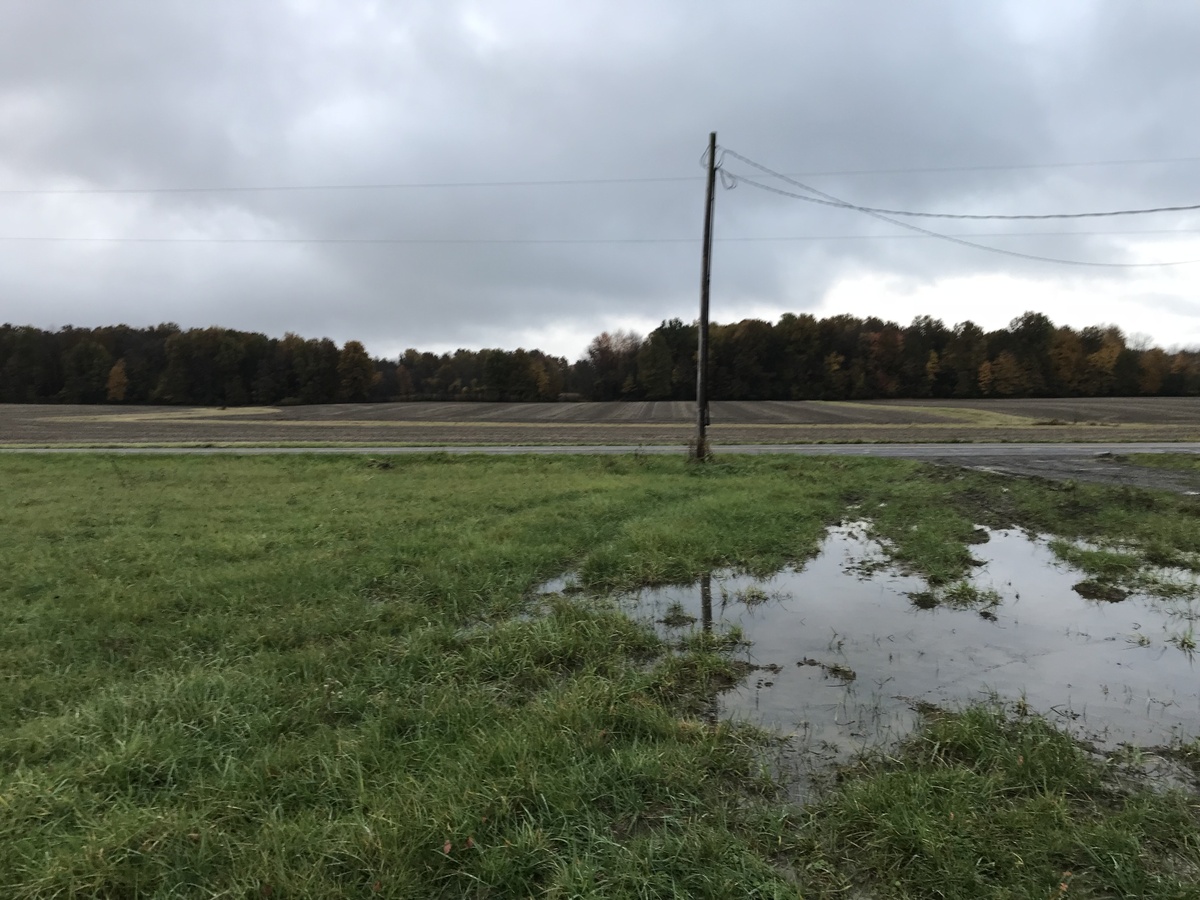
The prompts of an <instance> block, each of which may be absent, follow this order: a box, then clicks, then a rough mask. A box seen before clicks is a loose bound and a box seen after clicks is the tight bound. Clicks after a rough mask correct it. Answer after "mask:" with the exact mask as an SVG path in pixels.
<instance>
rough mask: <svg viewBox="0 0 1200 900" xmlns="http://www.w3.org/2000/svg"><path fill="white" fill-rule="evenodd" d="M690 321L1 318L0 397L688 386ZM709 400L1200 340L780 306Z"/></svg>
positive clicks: (670, 396) (1110, 357) (263, 400)
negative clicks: (490, 345) (370, 348)
mask: <svg viewBox="0 0 1200 900" xmlns="http://www.w3.org/2000/svg"><path fill="white" fill-rule="evenodd" d="M696 329H697V326H696V325H695V324H694V323H692V324H686V323H684V322H682V321H681V320H679V319H671V320H669V321H665V322H663V323H662V324H661V325H660V326H659V327H658V328H656V329H654V330H653V331H652V332H650V334H649V335H648V336H646V337H645V338H642V337H640V336H638V335H635V334H631V333H628V332H620V331H618V332H615V333H611V334H610V333H608V332H605V333H603V334H601V335H599V336H597V337H596V338H595V339H594V340H592V342H591V343H590V344H589V345H588V348H587V351H586V353H585V354H584V355H583V357H582V358H580V359H579V360H576V361H575V362H573V363H572V362H568V361H567V359H565V358H564V357H558V356H552V355H549V354H546V353H543V352H541V351H540V350H524V349H519V350H502V349H487V350H457V351H455V352H454V353H443V354H440V355H439V354H435V353H428V352H425V353H423V352H420V351H418V350H414V349H410V350H406V351H405V352H404V353H403V354H402V355H401V356H400V357H399V358H396V359H379V358H372V357H371V356H370V355H369V354H368V353H367V351H366V349H365V348H364V346H363V345H362V344H361V343H360V342H359V341H347V342H346V343H345V344H344V345H343V346H341V347H338V346H337V344H335V343H334V342H333V341H331V340H329V339H328V338H320V339H318V338H308V339H305V338H302V337H300V336H298V335H295V334H291V333H289V334H286V335H284V337H282V338H273V337H268V336H266V335H264V334H259V333H256V332H245V331H234V330H231V329H227V328H192V329H187V330H184V329H181V328H179V327H178V326H177V325H173V324H163V325H158V326H155V327H152V328H131V327H129V326H125V325H117V326H108V327H101V328H74V327H66V328H62V329H59V330H57V331H44V330H41V329H38V328H34V327H31V326H14V325H3V326H0V402H4V403H161V404H189V405H199V406H244V405H248V404H259V405H287V404H307V403H336V402H346V403H359V402H384V401H396V400H467V401H471V400H475V401H486V400H491V401H526V402H536V401H551V400H562V399H568V400H689V399H694V398H695V396H696V338H697V333H696ZM709 346H710V357H709V362H710V385H711V386H710V389H709V395H710V397H711V398H713V399H718V400H721V399H737V400H859V399H861V400H870V399H880V398H924V397H960V398H977V397H1038V396H1078V397H1082V396H1087V397H1091V396H1139V395H1143V396H1150V395H1196V394H1200V351H1197V350H1179V351H1175V352H1171V353H1168V352H1166V351H1164V350H1162V349H1161V348H1158V347H1150V346H1144V345H1142V344H1135V345H1133V346H1131V345H1130V342H1129V341H1128V340H1127V339H1126V337H1125V335H1124V334H1123V333H1122V332H1121V330H1120V329H1118V328H1116V327H1113V326H1094V327H1090V328H1084V329H1082V330H1079V331H1076V330H1074V329H1072V328H1069V327H1066V326H1056V325H1054V323H1053V322H1051V321H1050V320H1049V319H1048V318H1047V317H1046V316H1044V315H1042V314H1040V313H1033V312H1029V313H1026V314H1025V315H1023V316H1020V317H1019V318H1017V319H1014V320H1013V321H1012V322H1011V323H1010V324H1009V326H1008V327H1007V328H1003V329H999V330H996V331H984V330H983V329H982V328H980V327H979V326H977V325H975V324H973V323H972V322H963V323H961V324H959V325H956V326H954V327H952V328H951V327H947V326H946V325H945V324H944V323H942V322H940V321H938V320H936V319H932V318H929V317H927V316H921V317H918V318H917V319H915V320H913V322H912V323H911V324H910V325H908V326H900V325H898V324H896V323H894V322H885V321H882V320H880V319H876V318H866V319H860V318H857V317H855V316H849V315H841V316H831V317H828V318H824V319H818V318H815V317H814V316H811V315H808V314H801V315H793V314H790V313H789V314H786V315H784V316H783V317H782V318H780V320H779V321H778V322H775V323H771V322H764V321H761V320H758V319H746V320H744V321H741V322H737V323H735V324H729V325H713V326H711V329H710V338H709Z"/></svg>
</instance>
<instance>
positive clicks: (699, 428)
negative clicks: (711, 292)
mask: <svg viewBox="0 0 1200 900" xmlns="http://www.w3.org/2000/svg"><path fill="white" fill-rule="evenodd" d="M716 186H717V133H716V132H715V131H714V132H713V133H712V134H710V135H709V136H708V193H707V195H706V198H705V202H704V247H703V248H702V250H701V251H700V328H699V331H700V343H699V347H698V351H697V353H696V443H695V446H693V447H692V448H691V454H690V458H691V459H693V460H695V461H696V462H704V461H705V460H706V459H708V437H707V435H706V433H705V429H706V428H707V427H708V284H709V276H710V275H711V273H712V231H713V203H714V201H715V199H716Z"/></svg>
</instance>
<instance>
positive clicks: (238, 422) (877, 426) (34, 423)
mask: <svg viewBox="0 0 1200 900" xmlns="http://www.w3.org/2000/svg"><path fill="white" fill-rule="evenodd" d="M711 419H712V427H711V430H710V439H711V440H712V441H713V443H714V444H746V443H772V444H780V443H812V442H854V441H897V442H939V443H940V442H956V441H1021V442H1042V441H1087V442H1094V441H1174V440H1178V441H1182V440H1200V398H1196V397H1178V398H1177V397H1151V398H1140V399H1139V398H1105V399H1086V400H1061V399H1047V400H984V401H950V400H935V401H890V402H889V401H883V402H870V403H858V402H845V403H843V402H815V401H795V402H787V401H746V402H743V401H720V402H716V403H713V404H712V407H711ZM694 420H695V404H694V403H690V402H682V401H668V402H629V403H380V404H336V405H327V406H293V407H282V408H279V407H241V408H231V409H212V408H199V407H186V408H184V407H163V406H139V407H128V406H55V405H16V404H5V405H0V445H3V444H7V445H13V444H17V445H21V444H31V445H53V444H140V443H156V444H163V443H184V444H186V443H314V444H317V443H334V442H337V443H342V442H348V443H364V444H376V445H379V444H398V443H404V444H513V445H517V444H520V445H535V444H624V445H631V444H683V443H687V441H688V440H689V439H690V437H691V436H692V432H693V428H694Z"/></svg>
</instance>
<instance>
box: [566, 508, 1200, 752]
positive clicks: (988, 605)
mask: <svg viewBox="0 0 1200 900" xmlns="http://www.w3.org/2000/svg"><path fill="white" fill-rule="evenodd" d="M981 536H982V534H981ZM988 538H989V539H988V540H987V542H986V543H982V544H979V545H977V546H974V547H972V554H973V556H975V557H976V558H977V559H978V560H979V561H980V562H981V565H979V566H978V567H977V568H976V570H975V572H974V574H973V576H972V578H971V580H970V582H969V583H968V584H969V585H970V587H969V588H965V589H963V588H960V589H959V590H958V592H957V594H956V595H955V597H956V598H957V600H958V601H959V602H962V603H965V604H966V606H964V607H961V608H958V607H951V606H947V605H945V603H944V602H943V604H942V605H938V606H934V607H932V608H922V607H923V606H924V607H928V606H929V604H928V602H927V600H928V598H929V594H928V589H927V586H926V584H925V583H924V581H923V580H922V579H920V578H917V577H912V576H906V575H902V574H900V573H899V572H897V570H896V569H895V568H894V567H893V566H891V565H889V564H888V563H887V559H886V553H885V552H884V550H883V548H882V547H880V546H879V545H878V544H876V543H875V542H873V541H871V540H870V539H869V538H868V537H867V536H866V530H865V527H864V526H863V525H858V524H856V525H848V526H839V527H837V528H834V529H831V530H830V532H829V534H828V536H827V538H826V541H825V543H824V546H823V548H822V550H821V552H820V553H819V555H818V556H816V557H815V558H814V559H812V560H811V561H809V562H808V563H807V564H806V565H804V566H803V568H801V569H787V570H784V571H782V572H780V573H779V574H777V575H775V576H774V577H772V578H770V579H766V580H760V579H754V578H750V577H746V576H739V575H735V574H733V573H714V574H713V575H712V576H711V577H710V578H706V579H704V580H702V581H701V582H700V583H699V584H696V585H692V586H682V587H664V588H653V589H646V590H643V591H640V592H638V593H635V594H631V595H626V596H623V597H620V598H618V602H619V603H620V604H621V606H622V608H623V609H625V610H627V611H628V612H629V613H630V614H631V615H633V616H635V617H639V618H647V619H649V620H651V621H652V622H653V623H654V627H655V628H656V629H657V630H658V632H659V633H660V634H661V635H663V636H664V637H666V638H667V639H668V640H677V639H680V638H682V637H684V636H686V635H687V634H688V633H689V631H691V630H694V629H702V628H710V629H712V630H714V631H717V632H729V631H731V630H734V629H740V631H741V633H742V634H743V635H744V638H745V640H746V644H745V647H744V649H742V650H740V651H739V652H740V653H742V654H743V655H744V658H745V660H746V661H747V662H748V663H751V664H753V665H754V666H755V667H756V668H755V669H754V670H753V671H751V673H750V674H749V676H748V677H747V678H746V679H745V680H744V681H743V682H742V683H741V684H740V685H739V686H737V687H735V688H733V689H732V690H730V691H728V692H726V693H724V694H723V695H721V696H720V697H719V698H718V700H717V703H718V706H719V713H720V714H721V715H723V716H727V717H732V718H737V719H744V720H748V721H751V722H754V723H756V724H760V725H763V726H766V727H768V728H772V729H776V730H778V731H779V732H781V733H782V734H784V735H788V736H791V737H792V738H793V741H792V742H791V743H792V745H793V746H795V747H803V748H804V749H805V751H806V755H808V756H814V755H815V756H816V757H818V758H828V759H836V758H844V757H845V756H846V755H848V754H850V753H853V752H854V751H857V750H860V749H865V748H868V747H877V746H879V745H881V744H887V743H888V742H890V741H891V740H893V739H896V738H899V737H902V736H903V735H904V734H906V733H908V732H909V731H910V730H911V729H912V727H913V726H914V724H915V722H916V717H917V712H916V709H917V708H919V707H920V706H921V705H922V704H934V705H937V706H944V705H950V706H954V705H958V704H961V703H963V702H966V701H973V700H980V699H986V698H989V697H998V698H999V699H1001V700H1004V701H1009V702H1013V703H1017V704H1021V703H1023V704H1024V705H1025V706H1027V707H1028V709H1029V710H1031V711H1034V712H1039V713H1042V714H1044V715H1046V716H1047V717H1049V718H1051V719H1053V720H1057V721H1059V722H1060V723H1061V724H1062V725H1064V726H1065V727H1067V728H1068V729H1069V730H1071V731H1072V732H1073V733H1076V734H1078V735H1080V736H1084V737H1087V738H1089V739H1091V740H1093V741H1096V742H1098V743H1100V744H1101V745H1109V746H1116V745H1118V744H1121V743H1128V744H1132V745H1138V746H1152V745H1160V744H1167V743H1170V742H1171V741H1172V740H1173V739H1177V738H1184V739H1188V738H1191V737H1194V736H1195V735H1196V734H1197V733H1200V679H1198V678H1197V672H1196V669H1195V667H1194V664H1193V662H1194V661H1193V653H1192V652H1191V651H1190V650H1189V646H1188V645H1189V641H1190V636H1191V634H1192V629H1193V627H1196V628H1197V630H1200V627H1197V623H1196V620H1197V617H1198V616H1200V606H1198V605H1197V603H1196V601H1195V599H1189V598H1188V597H1182V598H1174V599H1170V600H1165V599H1159V598H1155V597H1150V596H1146V595H1138V594H1134V595H1132V596H1129V597H1128V598H1127V599H1125V600H1123V601H1121V602H1115V603H1114V602H1105V601H1104V600H1088V599H1084V597H1082V596H1080V595H1079V594H1078V593H1076V591H1075V590H1074V587H1075V586H1076V585H1078V584H1079V583H1080V582H1081V581H1084V580H1085V579H1086V576H1085V575H1083V574H1082V573H1081V572H1079V571H1077V570H1075V569H1072V568H1070V567H1068V566H1067V565H1064V564H1063V563H1061V562H1060V561H1058V560H1057V559H1056V558H1055V556H1054V555H1053V553H1052V552H1051V551H1050V549H1049V548H1048V546H1047V543H1046V541H1045V540H1042V539H1036V538H1031V537H1029V536H1027V535H1026V534H1024V533H1023V532H1020V531H993V532H990V533H988ZM1183 577H1185V578H1186V579H1190V583H1188V582H1186V581H1185V583H1184V585H1182V586H1183V587H1185V588H1187V589H1190V590H1191V593H1192V595H1193V598H1194V595H1195V586H1196V585H1195V579H1194V577H1193V576H1190V575H1189V576H1183ZM558 586H561V584H560V585H556V587H558ZM971 588H973V590H972V589H971ZM1085 592H1086V591H1085ZM951 599H952V600H953V598H951ZM943 600H945V598H943Z"/></svg>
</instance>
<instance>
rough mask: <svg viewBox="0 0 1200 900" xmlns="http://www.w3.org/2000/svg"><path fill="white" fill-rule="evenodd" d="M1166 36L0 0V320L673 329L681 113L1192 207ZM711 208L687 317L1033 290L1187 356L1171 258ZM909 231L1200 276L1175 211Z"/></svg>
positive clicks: (964, 1)
mask: <svg viewBox="0 0 1200 900" xmlns="http://www.w3.org/2000/svg"><path fill="white" fill-rule="evenodd" d="M1197 48H1200V4H1196V3H1192V2H1184V0H1139V2H1130V0H1054V2H1047V0H1009V2H1005V0H987V2H976V0H906V2H903V3H898V2H895V0H786V2H784V0H781V2H747V0H743V2H737V3H734V2H728V3H718V2H700V0H638V2H622V0H573V2H570V3H564V2H550V0H540V2H537V0H488V2H475V3H470V2H453V0H429V2H424V0H407V2H406V0H393V2H365V0H311V2H310V0H251V2H246V0H203V2H197V0H153V2H151V0H103V2H88V3H83V2H78V0H6V2H4V3H3V4H2V5H0V191H2V193H0V322H3V321H8V322H12V323H15V324H32V325H36V326H39V327H42V328H57V327H60V326H63V325H68V324H71V325H77V326H94V325H105V324H116V323H126V324H130V325H139V326H144V325H151V324H156V323H159V322H166V321H171V322H176V323H178V324H180V325H182V326H184V327H193V326H208V325H222V326H227V327H233V328H240V329H249V330H256V331H262V332H266V333H267V334H271V335H277V336H280V335H282V334H283V333H285V332H287V331H294V332H297V333H299V334H301V335H304V336H306V337H321V336H328V337H331V338H333V339H335V340H337V341H338V342H339V343H341V342H344V341H346V340H349V339H359V340H362V341H363V342H364V343H365V344H366V345H367V347H368V349H369V350H370V351H372V352H373V353H374V354H377V355H388V356H391V355H395V354H398V353H399V352H401V351H402V350H403V349H404V348H405V347H410V346H414V347H418V348H421V349H431V350H437V351H442V350H453V349H454V348H456V347H460V346H461V347H496V346H500V347H508V348H515V347H517V346H524V347H527V348H528V347H541V348H543V349H545V350H547V351H550V352H554V353H557V354H561V355H564V356H567V357H570V358H572V359H574V358H576V357H578V356H579V355H580V354H581V353H582V352H583V350H584V348H585V347H586V345H587V343H588V341H589V340H590V339H591V337H593V336H594V335H596V334H597V333H599V332H600V331H602V330H606V329H607V330H613V329H617V328H625V329H632V330H635V331H638V332H640V333H643V334H644V333H646V332H648V331H649V330H650V329H652V328H653V327H655V326H656V325H657V324H658V323H659V322H660V321H661V320H662V319H665V318H671V317H676V316H677V317H680V318H682V319H684V320H687V321H690V320H692V319H694V318H695V317H696V309H697V306H698V303H697V296H698V287H699V273H700V236H701V232H702V221H703V207H704V180H703V175H704V173H703V170H702V168H701V165H702V162H701V156H702V154H703V151H704V149H705V146H706V143H707V139H708V133H709V132H710V131H714V130H715V131H717V132H718V140H719V142H720V144H721V146H722V147H724V148H728V149H729V150H733V151H736V152H738V153H740V154H742V155H744V156H746V157H750V158H752V159H754V160H756V161H758V162H760V163H762V164H763V165H765V166H767V167H768V168H770V169H773V170H776V171H778V172H782V173H787V174H790V175H792V176H793V177H795V178H796V179H797V180H799V181H801V182H803V183H804V184H805V185H808V186H811V187H815V188H817V189H819V190H821V191H824V192H826V193H828V194H831V195H834V196H836V197H839V198H843V199H845V200H848V201H851V202H854V203H857V204H862V205H872V206H881V207H888V208H901V209H911V210H918V211H933V212H955V213H1009V214H1017V213H1062V212H1084V211H1099V210H1112V209H1125V208H1140V207H1154V206H1165V205H1181V204H1195V203H1200V116H1197V115H1196V110H1197V97H1200V52H1197ZM1099 163H1104V164H1103V165H1100V164H1099ZM722 167H723V169H724V171H725V172H726V173H728V175H731V176H737V175H739V174H741V175H744V176H746V177H750V178H753V179H754V180H756V181H760V180H761V181H764V182H768V181H771V180H770V177H769V176H764V175H763V173H761V172H757V171H756V170H754V169H753V168H751V167H750V166H748V165H746V164H745V163H743V162H741V161H739V160H736V159H734V158H732V157H731V156H729V155H725V156H724V157H723V159H722ZM555 181H557V182H564V181H568V182H582V183H570V184H563V183H558V184H548V183H544V182H555ZM481 182H486V183H489V184H487V185H486V186H485V185H481V184H480V183H481ZM496 182H507V183H509V184H504V185H497V184H496ZM512 182H522V184H512ZM529 182H543V183H542V184H529ZM771 183H773V184H774V185H776V186H778V187H780V188H783V189H785V190H789V191H793V192H795V193H803V191H802V190H801V189H800V188H797V187H796V186H794V185H791V184H789V183H786V182H782V181H771ZM381 185H389V186H387V187H383V186H381ZM406 185H407V186H406ZM446 185H456V186H446ZM346 186H356V187H346ZM270 187H276V188H291V189H289V190H229V189H231V188H243V189H245V188H270ZM181 188H188V189H195V188H206V189H212V190H191V191H179V190H174V191H172V190H164V189H181ZM301 188H303V189H301ZM314 188H322V189H314ZM334 188H337V189H334ZM716 210H717V215H716V229H715V233H716V237H717V244H716V246H715V250H714V261H713V265H714V268H713V283H712V317H713V319H714V320H715V321H721V322H729V321H736V320H739V319H741V318H745V317H749V316H753V317H759V318H766V319H776V318H778V316H779V315H781V314H782V313H784V312H787V311H792V312H812V313H814V314H817V315H833V314H837V313H851V314H854V315H859V316H865V315H876V316H880V317H884V318H888V319H893V320H897V321H899V322H901V323H907V322H908V321H910V320H911V319H912V318H913V317H914V316H916V315H921V314H929V315H932V316H935V317H937V318H941V319H943V320H944V321H945V322H946V323H947V324H948V325H953V324H955V323H957V322H960V321H963V320H965V319H971V320H973V321H975V322H977V323H979V324H980V325H983V326H984V327H986V328H995V327H1000V326H1003V325H1005V324H1007V323H1008V321H1009V320H1011V319H1012V318H1014V317H1015V316H1017V315H1020V314H1021V313H1022V312H1024V311H1025V310H1028V309H1034V310H1038V311H1041V312H1044V313H1046V314H1047V315H1049V316H1050V317H1051V318H1052V319H1054V320H1055V321H1056V322H1058V323H1060V324H1070V325H1074V326H1077V327H1079V326H1084V325H1089V324H1100V323H1114V324H1116V325H1118V326H1120V327H1121V328H1122V329H1123V330H1124V331H1125V332H1126V333H1127V334H1131V335H1142V336H1144V338H1145V339H1148V340H1150V341H1152V342H1154V343H1157V344H1160V345H1163V346H1181V345H1182V346H1197V345H1200V264H1198V265H1178V266H1165V267H1157V266H1155V267H1144V268H1100V267H1095V268H1093V267H1084V266H1069V265H1060V264H1053V263H1046V262H1035V261H1030V260H1023V259H1019V258H1015V257H1012V256H1006V255H1000V254H995V253H989V252H985V251H983V250H977V249H973V248H969V247H963V246H959V245H955V244H952V243H949V242H946V241H942V240H937V239H934V238H929V237H924V236H920V235H916V234H914V233H912V232H908V231H905V230H903V229H901V228H899V227H897V226H895V225H892V224H889V223H887V222H882V221H879V220H876V219H872V218H870V217H867V216H865V215H863V214H862V213H859V212H856V211H852V210H846V209H836V208H828V207H823V206H816V205H813V204H810V203H806V202H802V201H800V200H796V199H792V198H788V197H783V196H780V195H777V194H773V193H768V192H765V191H763V190H761V189H759V188H756V187H754V186H753V185H750V184H747V183H745V182H742V183H738V184H736V186H735V187H734V188H733V189H732V190H730V189H722V190H720V192H719V193H718V195H717V198H716ZM913 221H914V222H915V223H916V224H919V225H921V226H923V227H926V228H930V229H933V230H938V231H941V232H942V233H946V234H953V235H959V236H965V235H977V237H973V238H971V239H972V240H975V241H977V242H978V243H982V244H986V245H988V246H992V247H997V248H1002V249H1005V250H1011V251H1017V252H1021V253H1027V254H1033V255H1037V256H1047V257H1055V258H1060V259H1066V260H1075V261H1080V262H1102V263H1124V264H1128V263H1155V262H1174V261H1185V260H1200V216H1198V215H1196V214H1195V213H1188V212H1183V213H1178V212H1176V213H1168V214H1156V215H1142V216H1129V217H1114V218H1098V219H1081V220H1065V221H1054V220H1051V221H1033V222H1029V221H1025V222H1021V221H1018V222H1006V221H954V220H936V219H934V220H913ZM1066 232H1073V233H1071V234H1067V233H1066ZM1078 232H1089V233H1087V234H1079V233H1078ZM1137 232H1141V234H1138V233H1137ZM65 238H87V239H90V240H62V239H65ZM32 239H37V240H32ZM46 239H52V240H46ZM98 239H99V240H98ZM133 239H140V240H133ZM373 240H374V241H380V240H385V241H387V242H370V241H373ZM264 241H266V242H264ZM506 242H507V243H506Z"/></svg>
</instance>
